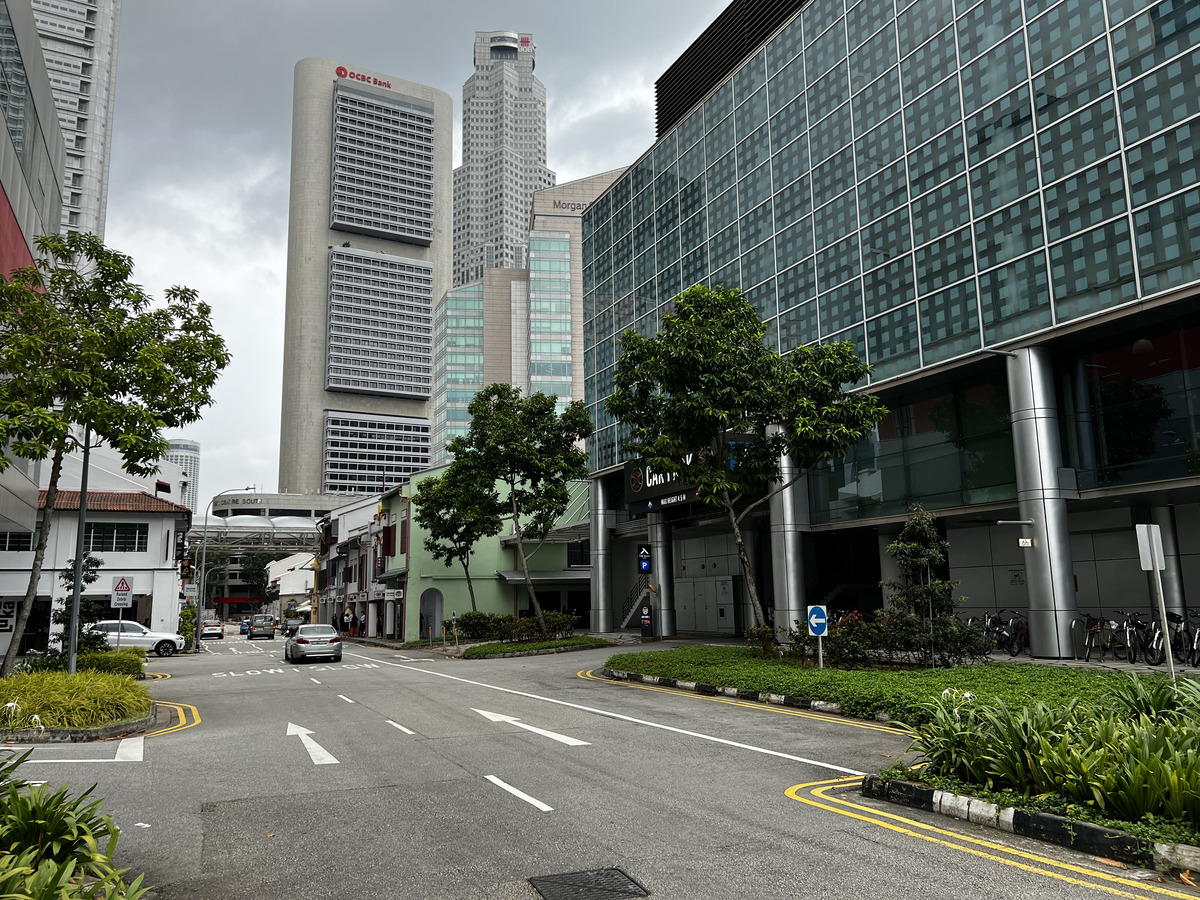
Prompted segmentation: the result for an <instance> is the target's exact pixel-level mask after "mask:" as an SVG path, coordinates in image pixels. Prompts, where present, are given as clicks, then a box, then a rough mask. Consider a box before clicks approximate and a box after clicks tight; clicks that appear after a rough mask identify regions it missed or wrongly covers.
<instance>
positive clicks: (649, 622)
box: [642, 603, 654, 638]
mask: <svg viewBox="0 0 1200 900" xmlns="http://www.w3.org/2000/svg"><path fill="white" fill-rule="evenodd" d="M642 637H644V638H652V637H654V607H653V606H651V605H650V604H649V603H643V604H642Z"/></svg>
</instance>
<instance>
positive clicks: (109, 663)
mask: <svg viewBox="0 0 1200 900" xmlns="http://www.w3.org/2000/svg"><path fill="white" fill-rule="evenodd" d="M145 667H146V652H145V651H144V650H143V649H142V648H141V647H122V648H121V650H120V652H119V653H118V652H116V651H105V652H100V653H80V654H79V659H78V660H77V661H76V666H75V668H76V671H82V670H83V669H87V670H88V671H91V672H110V673H112V674H114V675H130V676H134V677H136V676H138V675H141V674H142V672H143V671H144V670H145Z"/></svg>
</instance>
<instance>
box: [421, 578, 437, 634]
mask: <svg viewBox="0 0 1200 900" xmlns="http://www.w3.org/2000/svg"><path fill="white" fill-rule="evenodd" d="M420 627H421V637H428V636H429V629H430V628H432V629H433V634H434V637H437V636H438V635H439V634H441V633H442V592H441V591H439V590H438V589H437V588H428V589H426V590H425V591H422V592H421V622H420Z"/></svg>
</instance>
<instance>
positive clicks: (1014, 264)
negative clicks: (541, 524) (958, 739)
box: [583, 0, 1200, 657]
mask: <svg viewBox="0 0 1200 900" xmlns="http://www.w3.org/2000/svg"><path fill="white" fill-rule="evenodd" d="M1188 9H1189V10H1190V11H1189V12H1186V13H1185V12H1183V11H1182V8H1181V7H1180V5H1179V4H1177V3H1174V2H1172V0H1130V2H1115V0H1078V2H1077V0H1047V2H1043V0H1036V2H1035V0H1023V2H1010V0H981V2H979V3H964V4H947V3H922V2H917V3H896V4H892V3H871V2H858V3H853V2H843V0H829V2H819V3H806V2H804V0H786V2H779V3H766V2H754V3H751V2H735V3H731V4H730V5H729V7H728V8H727V9H726V10H725V11H724V12H723V13H722V14H721V15H720V16H719V17H718V18H717V20H716V21H715V22H714V23H713V24H712V26H711V27H709V28H708V29H707V30H705V32H704V33H703V34H702V35H701V36H700V37H699V38H698V39H697V40H696V42H695V43H694V44H692V46H691V47H690V48H689V49H688V50H687V51H685V53H684V54H683V55H681V56H680V58H679V59H678V60H677V61H676V62H675V63H674V64H673V65H672V66H671V67H670V68H669V69H668V70H667V71H666V72H665V73H664V75H663V76H662V78H660V79H659V81H658V83H657V100H658V110H657V111H658V119H657V124H658V136H657V139H656V140H655V142H654V145H653V146H652V147H651V148H649V149H648V150H647V151H646V153H645V154H644V155H643V156H642V157H641V159H639V160H638V161H637V162H635V164H634V165H633V166H632V167H631V168H630V170H629V172H628V174H627V175H625V176H623V177H622V178H620V179H618V180H617V182H616V183H614V184H613V186H612V188H610V189H609V190H608V191H607V192H605V193H604V194H603V195H602V196H601V197H599V198H598V199H597V200H596V202H595V203H593V204H591V206H589V207H588V209H587V211H586V212H585V213H584V217H583V256H584V259H583V265H584V269H583V280H584V311H585V313H584V314H585V317H586V322H585V326H584V335H585V346H584V354H585V356H584V358H585V360H586V367H587V371H586V381H587V389H586V394H587V402H588V404H589V406H590V408H591V410H592V412H593V423H594V425H595V427H596V432H595V434H594V435H593V436H592V437H591V438H589V440H588V449H589V453H590V457H591V469H592V473H593V483H592V510H591V513H592V515H591V522H592V528H593V531H592V540H591V552H592V560H593V570H592V589H593V603H594V608H593V611H592V618H591V627H592V628H593V629H597V630H601V631H606V630H608V629H609V628H610V627H613V626H614V625H620V624H621V622H622V621H623V620H624V617H625V611H624V610H623V609H621V608H613V607H612V605H611V601H612V598H613V597H618V598H619V597H622V596H625V595H626V594H627V593H629V591H630V587H631V583H632V582H633V580H634V578H636V573H637V571H638V567H637V565H636V564H635V559H636V555H637V553H638V549H639V544H640V543H646V542H649V543H650V544H651V546H652V547H653V561H652V565H653V570H654V572H655V573H657V574H656V575H655V577H654V582H655V587H656V591H657V593H656V594H655V595H654V601H653V602H654V603H656V604H657V605H658V607H659V613H660V615H659V616H658V617H657V618H656V622H658V623H660V625H661V627H662V633H664V634H672V633H674V632H675V631H676V629H678V630H679V631H691V630H696V631H721V630H730V631H732V630H735V629H739V628H740V627H741V626H742V625H743V624H754V622H753V617H752V616H751V617H750V618H749V619H748V618H747V610H748V607H747V605H746V598H745V593H744V587H743V586H741V585H739V583H738V580H737V579H736V578H731V577H730V576H731V575H733V574H736V573H737V572H739V571H740V563H739V560H738V557H737V553H736V551H735V549H734V547H733V542H732V539H731V537H730V535H729V531H730V530H729V528H728V527H727V526H723V525H717V524H714V522H713V517H712V515H711V510H706V509H705V508H704V507H702V506H700V505H694V504H692V503H691V500H692V499H693V498H692V496H691V495H690V492H688V491H685V490H683V489H682V488H681V487H680V486H678V485H675V484H670V483H667V484H659V485H657V486H651V485H650V484H649V483H648V481H647V479H646V478H645V477H644V471H643V466H641V465H640V461H638V460H634V459H628V458H627V456H626V454H625V452H624V451H623V449H622V447H621V442H620V438H621V423H620V422H617V421H613V419H612V417H611V416H610V415H609V414H608V412H607V410H606V404H605V401H606V399H607V398H608V397H609V396H610V395H611V393H612V384H613V375H614V367H615V364H616V362H617V357H618V355H619V353H618V346H617V341H618V340H619V338H620V336H621V334H622V333H624V332H625V331H627V330H629V329H636V330H638V331H640V332H641V333H642V334H646V335H653V334H654V333H655V332H656V331H657V329H658V328H659V327H660V326H661V324H662V322H663V316H664V314H665V313H667V312H669V311H670V309H671V301H672V298H673V297H674V296H675V295H676V294H678V292H679V291H680V290H681V289H684V288H687V287H690V286H691V285H695V284H707V285H712V286H715V285H725V286H729V287H734V286H737V287H741V288H743V289H744V290H745V292H746V295H747V297H748V298H749V300H750V301H751V302H752V303H753V304H754V306H755V307H756V308H757V310H758V311H759V314H760V316H761V317H762V319H763V321H764V322H765V323H766V326H767V341H768V342H769V343H770V344H771V345H773V346H775V347H777V348H778V349H779V352H780V353H782V354H789V353H794V352H796V351H798V350H799V348H802V347H804V346H807V345H812V344H819V343H825V342H830V341H839V342H840V341H848V342H850V343H851V344H852V345H853V346H854V348H855V349H856V351H857V353H858V354H859V356H860V357H861V358H862V360H864V361H865V362H867V363H870V364H871V366H872V367H873V369H872V371H871V373H870V376H869V383H868V384H866V385H865V386H863V387H862V389H865V390H869V391H872V392H874V393H876V394H877V395H878V396H879V397H880V398H881V399H882V400H883V401H884V402H885V403H886V404H887V406H888V408H889V411H890V412H889V415H888V416H887V418H885V419H884V420H883V421H882V422H881V423H880V424H879V426H878V428H877V429H876V432H875V433H874V434H873V435H872V436H871V437H870V438H869V439H866V440H864V441H862V442H861V443H860V444H859V445H857V446H855V447H854V448H852V449H851V451H850V452H848V453H847V454H846V455H845V457H844V458H841V459H837V460H834V461H831V462H828V463H826V464H823V465H818V466H815V467H814V468H813V469H812V470H811V471H809V472H808V474H807V478H806V479H805V480H803V481H800V482H797V483H796V484H795V485H792V486H791V487H788V488H786V489H785V490H783V491H782V492H781V493H779V494H776V495H775V496H774V497H773V498H772V499H771V501H770V503H769V504H767V503H763V504H760V505H759V507H757V508H755V509H754V510H753V511H748V512H749V514H748V515H746V518H744V519H743V521H742V524H741V525H740V528H741V529H742V533H743V535H744V536H745V535H749V536H750V537H749V539H748V545H749V546H752V547H753V548H754V549H753V555H752V557H751V559H752V560H753V561H754V563H755V564H757V565H758V566H759V567H760V570H761V571H762V572H764V573H770V577H769V578H764V579H763V583H764V585H769V586H767V587H765V588H764V592H763V593H764V595H766V596H769V597H772V599H773V601H774V603H773V605H774V621H775V623H776V625H780V626H786V625H789V624H791V623H792V622H794V621H796V620H800V621H803V620H804V618H805V606H806V605H807V604H809V603H828V604H829V605H831V606H836V607H841V608H854V607H857V608H859V609H862V610H864V611H867V610H870V609H873V608H878V607H879V606H880V605H881V604H882V603H883V597H882V595H881V592H880V588H879V582H880V580H881V579H888V578H898V577H899V575H898V570H897V569H896V568H895V563H894V561H893V560H892V558H891V556H890V555H889V554H888V553H887V550H886V548H887V545H888V543H889V542H890V541H891V540H893V538H894V536H895V534H896V533H897V532H898V530H899V528H900V523H901V522H902V521H903V519H904V517H905V516H906V515H907V514H908V510H909V508H910V505H911V504H912V503H914V502H919V503H922V504H924V505H925V507H926V508H936V509H938V510H939V517H940V519H941V522H942V524H943V526H944V528H945V533H946V537H947V538H948V539H949V542H950V553H949V565H948V568H949V578H950V580H952V581H956V582H960V583H961V584H960V586H959V587H958V588H956V589H955V592H954V593H955V595H956V596H958V595H960V594H961V595H965V596H966V597H967V598H969V599H968V602H967V604H965V608H966V609H968V610H971V611H974V612H976V613H979V612H982V611H984V610H988V609H996V608H998V607H1007V608H1010V609H1014V610H1017V611H1018V612H1021V613H1023V614H1024V613H1028V620H1029V631H1030V643H1031V647H1032V650H1033V653H1034V655H1036V656H1041V657H1070V656H1071V655H1072V641H1073V640H1074V639H1076V635H1077V629H1074V628H1073V627H1072V622H1073V620H1075V619H1076V617H1077V616H1080V617H1081V615H1080V614H1081V613H1082V611H1084V610H1087V611H1093V610H1094V611H1097V612H1098V614H1099V615H1101V616H1107V615H1109V614H1110V611H1112V610H1115V609H1117V608H1127V606H1126V604H1127V603H1128V601H1129V598H1130V597H1140V598H1146V597H1147V591H1146V576H1145V573H1144V572H1143V571H1142V570H1141V567H1140V565H1139V553H1138V549H1139V548H1138V541H1137V533H1136V531H1135V525H1147V524H1153V525H1157V526H1158V528H1159V531H1160V534H1161V537H1162V544H1163V546H1164V548H1165V549H1164V551H1163V553H1164V557H1163V558H1164V559H1165V562H1166V569H1165V571H1164V573H1163V582H1164V591H1165V593H1166V598H1167V608H1168V609H1171V610H1174V611H1175V612H1177V613H1180V614H1182V613H1183V612H1184V610H1185V597H1186V594H1187V593H1192V594H1193V597H1195V596H1196V592H1198V591H1200V490H1198V489H1197V477H1196V476H1197V474H1200V455H1198V453H1197V447H1200V416H1198V415H1197V411H1198V410H1200V388H1198V387H1197V385H1200V302H1198V301H1200V217H1198V215H1197V209H1198V208H1200V207H1198V204H1200V169H1198V168H1197V166H1196V165H1195V162H1194V160H1195V147H1196V137H1195V136H1196V130H1197V128H1198V127H1200V31H1198V30H1197V29H1196V28H1195V27H1194V25H1191V24H1185V22H1187V23H1192V22H1194V21H1195V19H1194V16H1193V17H1192V18H1189V16H1192V11H1194V9H1195V5H1194V4H1192V5H1191V6H1190V7H1188ZM696 449H703V448H696ZM768 505H769V511H768ZM618 523H619V524H618ZM639 529H640V530H639ZM633 596H634V597H635V598H636V597H637V592H636V591H634V592H633ZM714 598H715V602H714ZM1193 602H1194V601H1193Z"/></svg>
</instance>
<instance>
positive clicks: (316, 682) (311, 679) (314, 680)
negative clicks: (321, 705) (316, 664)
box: [308, 678, 321, 684]
mask: <svg viewBox="0 0 1200 900" xmlns="http://www.w3.org/2000/svg"><path fill="white" fill-rule="evenodd" d="M308 680H309V681H311V682H312V683H313V684H320V683H321V682H319V681H317V679H315V678H310V679H308Z"/></svg>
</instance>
